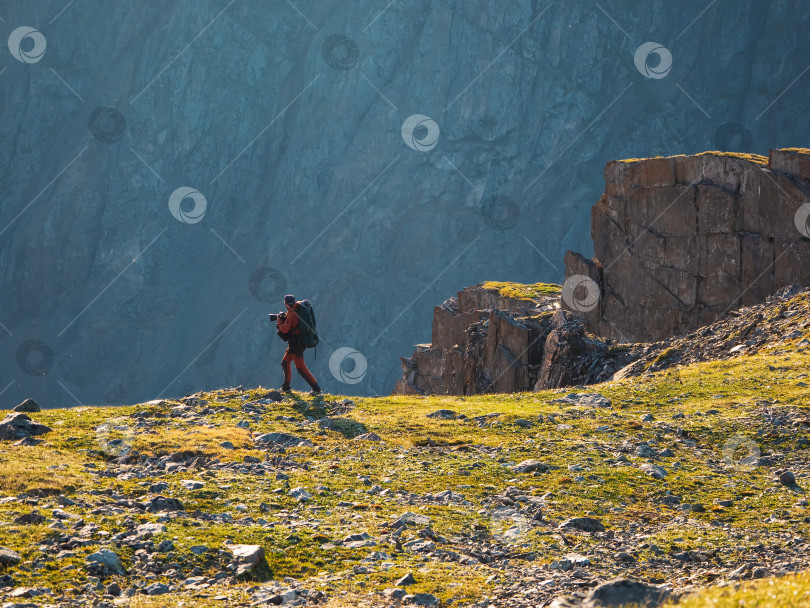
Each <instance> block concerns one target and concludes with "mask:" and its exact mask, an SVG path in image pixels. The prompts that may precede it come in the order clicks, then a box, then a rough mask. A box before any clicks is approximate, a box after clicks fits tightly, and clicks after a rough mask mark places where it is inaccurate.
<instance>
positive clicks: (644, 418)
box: [641, 414, 655, 422]
mask: <svg viewBox="0 0 810 608" xmlns="http://www.w3.org/2000/svg"><path fill="white" fill-rule="evenodd" d="M653 420H655V418H653V415H652V414H644V415H643V416H642V417H641V421H642V422H652V421H653Z"/></svg>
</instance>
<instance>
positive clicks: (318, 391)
mask: <svg viewBox="0 0 810 608" xmlns="http://www.w3.org/2000/svg"><path fill="white" fill-rule="evenodd" d="M320 394H321V389H319V388H313V389H312V390H311V391H309V395H310V397H316V396H317V395H320Z"/></svg>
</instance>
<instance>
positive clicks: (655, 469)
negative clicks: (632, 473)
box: [639, 464, 667, 479]
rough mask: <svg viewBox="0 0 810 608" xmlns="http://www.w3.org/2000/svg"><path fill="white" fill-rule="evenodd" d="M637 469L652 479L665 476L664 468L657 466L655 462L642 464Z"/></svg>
mask: <svg viewBox="0 0 810 608" xmlns="http://www.w3.org/2000/svg"><path fill="white" fill-rule="evenodd" d="M639 470H640V471H641V472H642V473H645V474H647V475H649V476H650V477H652V478H654V479H663V478H664V477H666V476H667V472H666V469H664V467H659V466H658V465H657V464H642V465H641V466H640V467H639Z"/></svg>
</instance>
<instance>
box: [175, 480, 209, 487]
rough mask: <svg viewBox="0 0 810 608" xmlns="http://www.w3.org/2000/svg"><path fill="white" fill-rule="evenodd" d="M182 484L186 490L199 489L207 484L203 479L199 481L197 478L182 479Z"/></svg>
mask: <svg viewBox="0 0 810 608" xmlns="http://www.w3.org/2000/svg"><path fill="white" fill-rule="evenodd" d="M180 485H181V486H182V487H183V489H184V490H199V489H200V488H202V487H203V486H205V484H204V483H203V482H202V481H197V480H196V479H181V480H180Z"/></svg>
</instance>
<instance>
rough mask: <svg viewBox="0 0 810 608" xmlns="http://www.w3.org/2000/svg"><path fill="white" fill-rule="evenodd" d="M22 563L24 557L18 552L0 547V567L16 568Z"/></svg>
mask: <svg viewBox="0 0 810 608" xmlns="http://www.w3.org/2000/svg"><path fill="white" fill-rule="evenodd" d="M20 561H22V556H21V555H20V554H19V553H17V552H16V551H12V550H11V549H7V548H5V547H0V566H16V565H17V564H19V563H20Z"/></svg>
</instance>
